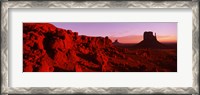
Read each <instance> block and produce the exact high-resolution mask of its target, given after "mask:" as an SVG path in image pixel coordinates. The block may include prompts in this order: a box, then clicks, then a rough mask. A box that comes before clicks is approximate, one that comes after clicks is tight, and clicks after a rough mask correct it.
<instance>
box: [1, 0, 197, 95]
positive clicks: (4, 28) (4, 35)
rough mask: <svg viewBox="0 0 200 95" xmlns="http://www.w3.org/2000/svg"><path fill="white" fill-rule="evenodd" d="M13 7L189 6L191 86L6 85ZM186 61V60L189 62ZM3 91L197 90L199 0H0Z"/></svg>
mask: <svg viewBox="0 0 200 95" xmlns="http://www.w3.org/2000/svg"><path fill="white" fill-rule="evenodd" d="M14 8H49V9H50V8H190V9H192V30H191V31H192V42H193V43H192V52H193V53H192V62H191V64H192V77H193V79H192V81H193V83H192V84H193V85H192V86H191V87H9V82H11V81H9V70H8V68H9V54H10V53H9V50H8V47H9V35H8V34H9V20H10V19H9V16H10V14H9V9H14ZM188 64H189V63H188ZM1 77H2V78H1V79H2V84H1V91H2V94H76V93H84V94H115V93H118V94H158V93H159V94H198V93H199V5H198V1H161V2H153V1H81V2H78V1H42V2H40V1H3V2H2V7H1Z"/></svg>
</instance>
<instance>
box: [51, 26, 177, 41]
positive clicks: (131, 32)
mask: <svg viewBox="0 0 200 95" xmlns="http://www.w3.org/2000/svg"><path fill="white" fill-rule="evenodd" d="M52 24H54V25H55V26H56V27H59V28H63V29H70V30H72V31H73V32H78V33H79V35H87V36H102V37H105V36H108V37H109V38H110V39H111V40H112V41H114V40H115V39H118V41H119V42H121V43H138V42H140V41H141V40H142V39H143V36H142V35H143V33H144V31H152V32H154V33H155V32H156V34H157V39H158V40H159V41H160V42H176V40H177V22H53V23H52Z"/></svg>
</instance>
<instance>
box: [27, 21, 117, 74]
mask: <svg viewBox="0 0 200 95" xmlns="http://www.w3.org/2000/svg"><path fill="white" fill-rule="evenodd" d="M23 43H24V44H23V55H24V56H23V66H24V71H25V72H32V71H40V72H42V71H44V72H52V71H102V65H104V64H106V63H107V61H108V57H107V54H106V52H105V51H106V50H107V49H112V50H114V49H115V48H114V47H113V46H112V42H111V40H110V39H109V38H108V37H105V38H103V37H88V36H84V35H82V36H79V35H78V33H77V32H72V31H71V30H64V29H60V28H56V27H55V26H53V25H51V24H48V23H24V24H23ZM114 52H115V51H113V53H114ZM111 54H112V53H111Z"/></svg>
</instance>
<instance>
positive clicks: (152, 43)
mask: <svg viewBox="0 0 200 95" xmlns="http://www.w3.org/2000/svg"><path fill="white" fill-rule="evenodd" d="M135 48H156V49H165V48H167V46H165V45H164V44H162V43H160V42H159V41H158V40H157V38H156V33H155V35H153V32H152V31H145V32H144V34H143V40H142V41H141V42H140V43H138V44H136V45H135Z"/></svg>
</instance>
